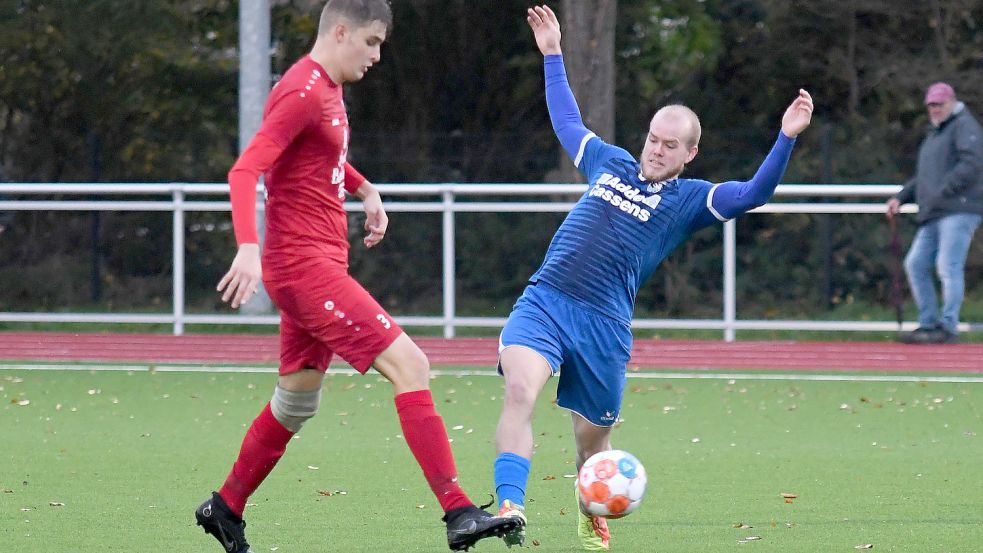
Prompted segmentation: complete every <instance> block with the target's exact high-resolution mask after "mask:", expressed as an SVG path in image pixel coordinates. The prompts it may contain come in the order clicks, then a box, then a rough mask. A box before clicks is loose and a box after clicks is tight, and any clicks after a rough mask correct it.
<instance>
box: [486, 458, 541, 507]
mask: <svg viewBox="0 0 983 553" xmlns="http://www.w3.org/2000/svg"><path fill="white" fill-rule="evenodd" d="M531 464H532V462H531V461H530V460H529V459H526V458H525V457H521V456H519V455H516V454H515V453H508V452H505V453H502V454H500V455H499V456H498V457H497V458H496V459H495V493H497V494H498V505H499V507H501V506H502V503H504V502H505V500H506V499H507V500H509V501H511V502H512V503H513V504H515V505H518V506H520V507H522V506H524V505H525V504H526V483H527V482H528V481H529V466H530V465H531Z"/></svg>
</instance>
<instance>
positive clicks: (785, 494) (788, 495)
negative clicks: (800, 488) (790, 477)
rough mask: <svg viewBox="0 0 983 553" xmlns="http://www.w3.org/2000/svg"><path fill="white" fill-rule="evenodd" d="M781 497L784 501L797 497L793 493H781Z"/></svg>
mask: <svg viewBox="0 0 983 553" xmlns="http://www.w3.org/2000/svg"><path fill="white" fill-rule="evenodd" d="M782 497H783V498H785V499H795V498H796V497H799V496H797V495H795V494H794V493H787V492H782Z"/></svg>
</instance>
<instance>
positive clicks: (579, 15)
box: [558, 0, 618, 182]
mask: <svg viewBox="0 0 983 553" xmlns="http://www.w3.org/2000/svg"><path fill="white" fill-rule="evenodd" d="M617 13H618V0H564V1H563V13H562V14H560V17H561V19H562V22H561V25H562V27H561V29H562V31H563V54H564V61H565V62H566V66H567V76H568V78H569V80H570V87H571V88H572V89H573V93H574V96H576V98H577V104H578V105H579V106H580V113H581V114H582V115H583V117H584V123H585V124H586V125H587V128H589V129H590V130H592V131H593V132H594V133H595V134H597V135H598V136H600V137H601V138H603V139H604V140H607V141H614V84H615V83H614V81H615V76H614V75H615V74H614V70H615V67H614V64H615V60H614V29H615V19H616V17H617ZM560 156H561V163H560V170H559V172H558V178H559V180H561V181H563V182H582V181H583V179H582V178H581V176H580V173H578V172H577V168H576V167H574V165H573V163H571V162H570V158H569V157H568V156H567V154H566V153H565V152H563V151H562V150H561V152H560Z"/></svg>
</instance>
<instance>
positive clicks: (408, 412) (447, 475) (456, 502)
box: [396, 390, 473, 512]
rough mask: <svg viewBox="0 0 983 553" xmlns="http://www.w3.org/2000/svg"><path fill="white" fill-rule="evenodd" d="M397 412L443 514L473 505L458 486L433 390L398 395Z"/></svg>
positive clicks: (452, 455) (448, 444)
mask: <svg viewBox="0 0 983 553" xmlns="http://www.w3.org/2000/svg"><path fill="white" fill-rule="evenodd" d="M396 412H397V413H398V414H399V424H400V425H401V426H402V427H403V436H405V437H406V444H407V445H408V446H410V451H412V452H413V456H414V457H416V462H417V463H419V464H420V468H422V469H423V476H424V477H425V478H426V479H427V484H429V485H430V489H431V490H433V493H434V495H436V496H437V501H439V502H440V506H441V508H443V509H444V512H447V511H449V510H451V509H455V508H457V507H467V506H468V505H472V504H473V503H471V500H470V499H468V496H467V494H465V493H464V490H462V489H461V486H460V485H459V484H458V483H457V468H456V467H455V466H454V454H453V453H451V446H450V443H449V442H448V441H447V429H446V428H444V421H443V419H441V418H440V415H438V414H437V411H436V409H434V405H433V396H431V395H430V390H417V391H414V392H405V393H402V394H399V395H398V396H396Z"/></svg>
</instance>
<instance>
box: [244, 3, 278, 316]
mask: <svg viewBox="0 0 983 553" xmlns="http://www.w3.org/2000/svg"><path fill="white" fill-rule="evenodd" d="M271 81H272V70H271V68H270V0H240V2H239V153H242V151H243V150H245V149H246V146H248V145H249V141H250V140H252V138H253V135H255V134H256V131H258V130H259V127H260V125H261V124H262V123H263V106H264V105H265V104H266V97H267V96H268V95H269V93H270V85H271ZM257 202H258V203H257V205H256V208H257V209H256V226H257V229H258V230H259V242H260V244H262V243H263V239H264V235H265V232H264V231H265V228H266V211H265V210H263V209H260V207H261V206H262V205H263V203H264V202H265V197H264V195H263V194H260V195H259V197H258V198H257ZM272 308H273V302H271V301H270V296H269V295H267V293H266V289H265V288H263V284H262V283H260V285H259V287H258V289H257V290H256V295H255V296H253V297H252V298H251V299H250V300H249V302H248V303H245V304H243V305H242V307H240V309H239V312H240V313H242V314H244V315H255V314H259V313H267V312H269V311H270V310H271V309H272Z"/></svg>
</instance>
